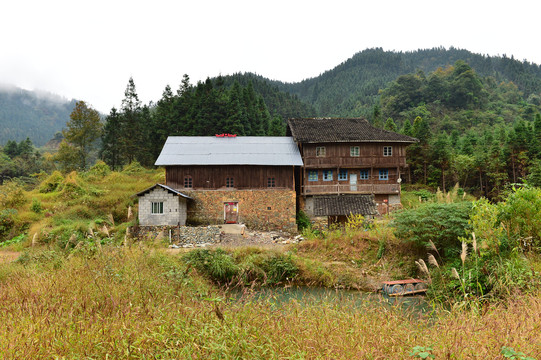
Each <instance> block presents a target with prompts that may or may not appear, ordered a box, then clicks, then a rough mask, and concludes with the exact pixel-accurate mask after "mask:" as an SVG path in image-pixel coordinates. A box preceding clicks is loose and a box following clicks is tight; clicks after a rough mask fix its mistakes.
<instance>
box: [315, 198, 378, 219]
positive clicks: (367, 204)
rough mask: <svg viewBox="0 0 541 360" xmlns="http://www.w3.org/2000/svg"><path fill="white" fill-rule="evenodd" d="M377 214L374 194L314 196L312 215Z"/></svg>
mask: <svg viewBox="0 0 541 360" xmlns="http://www.w3.org/2000/svg"><path fill="white" fill-rule="evenodd" d="M351 214H361V215H364V216H366V215H377V214H378V209H377V207H376V203H375V201H374V195H373V194H370V195H365V194H363V195H325V196H314V215H315V216H330V215H351Z"/></svg>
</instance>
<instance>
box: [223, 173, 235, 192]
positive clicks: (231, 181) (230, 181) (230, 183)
mask: <svg viewBox="0 0 541 360" xmlns="http://www.w3.org/2000/svg"><path fill="white" fill-rule="evenodd" d="M225 187H226V188H228V189H232V188H234V187H235V178H234V177H233V176H228V177H226V178H225Z"/></svg>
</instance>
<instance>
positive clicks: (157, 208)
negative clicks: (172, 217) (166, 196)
mask: <svg viewBox="0 0 541 360" xmlns="http://www.w3.org/2000/svg"><path fill="white" fill-rule="evenodd" d="M150 213H151V214H163V201H160V202H153V203H152V209H151V210H150Z"/></svg>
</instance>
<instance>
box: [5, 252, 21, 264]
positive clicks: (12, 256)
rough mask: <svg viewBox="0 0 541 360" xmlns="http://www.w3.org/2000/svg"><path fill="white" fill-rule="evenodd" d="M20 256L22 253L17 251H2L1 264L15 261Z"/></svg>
mask: <svg viewBox="0 0 541 360" xmlns="http://www.w3.org/2000/svg"><path fill="white" fill-rule="evenodd" d="M19 255H21V253H20V252H17V251H7V250H0V264H3V263H9V262H12V261H15V260H16V259H17V258H18V257H19Z"/></svg>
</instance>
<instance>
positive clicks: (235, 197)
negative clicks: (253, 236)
mask: <svg viewBox="0 0 541 360" xmlns="http://www.w3.org/2000/svg"><path fill="white" fill-rule="evenodd" d="M185 193H186V195H188V196H190V197H192V198H193V199H194V201H190V202H189V203H188V222H189V223H193V224H223V223H224V203H225V202H238V209H239V222H240V223H244V224H246V226H248V227H249V228H252V229H259V230H277V229H281V230H284V231H290V232H291V231H293V232H294V231H296V229H297V225H296V220H295V215H296V208H295V192H294V191H292V190H278V189H273V190H266V189H262V190H230V191H228V190H224V191H221V190H208V191H190V192H188V191H185Z"/></svg>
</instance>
